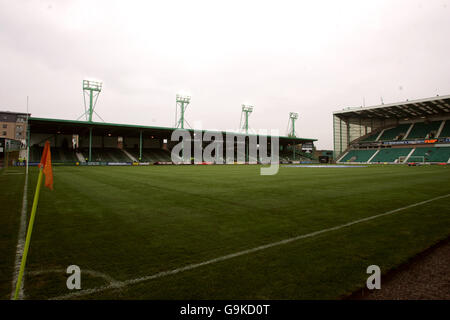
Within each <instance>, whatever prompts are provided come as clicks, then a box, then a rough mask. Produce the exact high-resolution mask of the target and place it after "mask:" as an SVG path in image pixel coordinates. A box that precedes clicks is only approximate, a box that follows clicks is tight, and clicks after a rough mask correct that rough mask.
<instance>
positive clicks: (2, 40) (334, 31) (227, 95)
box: [0, 0, 450, 149]
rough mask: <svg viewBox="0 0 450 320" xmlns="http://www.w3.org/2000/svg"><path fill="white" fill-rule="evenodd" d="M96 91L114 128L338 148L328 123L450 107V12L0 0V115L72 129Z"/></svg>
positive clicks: (407, 5) (440, 3)
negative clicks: (293, 122)
mask: <svg viewBox="0 0 450 320" xmlns="http://www.w3.org/2000/svg"><path fill="white" fill-rule="evenodd" d="M85 78H89V79H99V80H102V81H103V83H104V90H103V92H102V93H101V96H100V98H99V100H98V103H97V108H96V110H97V112H98V113H99V114H100V115H101V116H102V118H103V119H104V120H105V121H107V122H118V123H130V124H144V125H159V126H173V125H174V122H175V94H176V93H177V92H179V91H181V90H185V91H187V92H189V93H190V94H191V95H192V102H191V106H190V107H189V109H188V111H187V114H186V118H187V120H188V121H189V122H190V123H191V124H194V123H195V122H196V121H202V125H203V128H204V129H237V128H238V126H239V119H240V111H241V110H240V108H241V107H240V106H241V104H242V103H244V102H246V103H250V104H253V105H254V106H255V109H254V112H253V114H252V115H251V117H250V126H251V127H252V128H254V129H258V128H261V129H263V128H264V129H279V130H280V132H281V133H283V134H284V133H285V131H286V127H287V123H288V114H289V112H290V111H295V112H298V113H299V114H300V119H299V120H298V121H297V135H298V136H301V137H308V138H317V139H319V141H318V143H317V144H316V145H317V146H318V147H319V148H327V149H331V148H332V127H333V126H332V112H333V111H336V110H340V109H342V108H344V107H348V106H360V105H362V104H363V99H365V105H366V106H369V105H377V104H380V97H381V96H382V97H383V99H384V102H385V103H390V102H396V101H403V100H406V99H410V100H411V99H415V98H424V97H429V96H434V95H436V94H440V95H444V94H450V1H449V0H436V1H430V0H423V1H416V0H405V1H393V0H386V1H361V0H359V1H342V0H340V1H280V0H277V1H261V0H259V1H245V0H240V1H232V0H231V1H230V0H227V1H214V0H208V1H195V0H189V1H170V0H166V1H142V2H141V1H111V0H107V1H97V0H90V1H60V0H58V1H47V0H42V1H25V0H9V1H7V0H0V110H10V111H25V110H26V96H27V95H28V96H29V97H30V111H31V113H32V114H33V116H37V117H51V118H62V119H76V118H77V117H78V116H79V115H80V114H81V113H82V112H83V108H84V107H83V96H82V90H81V87H82V80H83V79H85Z"/></svg>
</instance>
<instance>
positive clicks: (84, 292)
mask: <svg viewBox="0 0 450 320" xmlns="http://www.w3.org/2000/svg"><path fill="white" fill-rule="evenodd" d="M449 196H450V193H449V194H446V195H443V196H439V197H435V198H432V199H428V200H425V201H421V202H417V203H413V204H411V205H408V206H405V207H401V208H398V209H394V210H391V211H387V212H384V213H381V214H377V215H374V216H370V217H366V218H362V219H358V220H355V221H352V222H348V223H345V224H341V225H338V226H335V227H331V228H328V229H323V230H319V231H315V232H311V233H308V234H303V235H299V236H296V237H293V238H289V239H284V240H281V241H277V242H273V243H269V244H266V245H262V246H259V247H255V248H252V249H248V250H243V251H239V252H236V253H231V254H228V255H225V256H222V257H218V258H215V259H211V260H207V261H204V262H200V263H194V264H190V265H187V266H185V267H181V268H177V269H173V270H169V271H163V272H159V273H156V274H153V275H149V276H144V277H141V278H136V279H130V280H126V281H122V282H115V283H113V284H109V285H106V286H101V287H97V288H92V289H86V290H81V291H77V292H73V293H69V294H66V295H61V296H58V297H54V298H51V299H50V300H63V299H70V298H72V297H82V296H86V295H90V294H93V293H98V292H102V291H105V290H108V289H117V288H123V287H126V286H128V285H132V284H136V283H140V282H144V281H148V280H153V279H157V278H162V277H166V276H169V275H173V274H177V273H180V272H183V271H187V270H192V269H196V268H199V267H203V266H206V265H209V264H212V263H216V262H220V261H225V260H229V259H232V258H236V257H239V256H243V255H246V254H250V253H253V252H257V251H261V250H265V249H269V248H272V247H276V246H280V245H283V244H287V243H291V242H294V241H297V240H301V239H305V238H311V237H314V236H317V235H320V234H323V233H326V232H330V231H336V230H339V229H342V228H346V227H350V226H352V225H354V224H358V223H361V222H367V221H370V220H374V219H377V218H380V217H384V216H387V215H390V214H394V213H396V212H399V211H403V210H406V209H410V208H414V207H417V206H421V205H423V204H426V203H429V202H432V201H436V200H439V199H444V198H447V197H449Z"/></svg>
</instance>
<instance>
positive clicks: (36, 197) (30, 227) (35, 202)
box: [14, 168, 42, 300]
mask: <svg viewBox="0 0 450 320" xmlns="http://www.w3.org/2000/svg"><path fill="white" fill-rule="evenodd" d="M41 182H42V168H40V169H39V177H38V182H37V187H36V192H35V194H34V200H33V207H32V209H31V216H30V222H29V224H28V230H27V237H26V240H25V248H24V250H23V256H22V262H21V263H20V271H19V278H18V279H17V283H16V292H15V294H14V300H17V298H18V296H19V291H20V285H21V284H22V278H23V273H24V272H25V264H26V262H27V254H28V248H29V247H30V241H31V233H32V232H33V224H34V217H35V216H36V209H37V205H38V201H39V193H40V191H41V184H42V183H41Z"/></svg>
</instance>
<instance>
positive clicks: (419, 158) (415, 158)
mask: <svg viewBox="0 0 450 320" xmlns="http://www.w3.org/2000/svg"><path fill="white" fill-rule="evenodd" d="M406 158H407V157H406V156H402V157H398V159H397V163H404V162H405V160H406ZM408 162H421V163H425V157H424V156H410V157H409V158H408Z"/></svg>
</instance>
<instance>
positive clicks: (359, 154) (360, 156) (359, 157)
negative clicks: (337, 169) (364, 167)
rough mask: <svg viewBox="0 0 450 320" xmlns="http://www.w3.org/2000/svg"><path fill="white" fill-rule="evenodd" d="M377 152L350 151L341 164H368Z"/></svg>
mask: <svg viewBox="0 0 450 320" xmlns="http://www.w3.org/2000/svg"><path fill="white" fill-rule="evenodd" d="M376 151H377V150H374V149H372V150H350V151H349V152H348V153H347V154H346V155H345V157H344V158H342V159H341V160H340V161H339V162H367V161H369V159H370V158H371V157H372V156H373V155H374V154H375V152H376Z"/></svg>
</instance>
